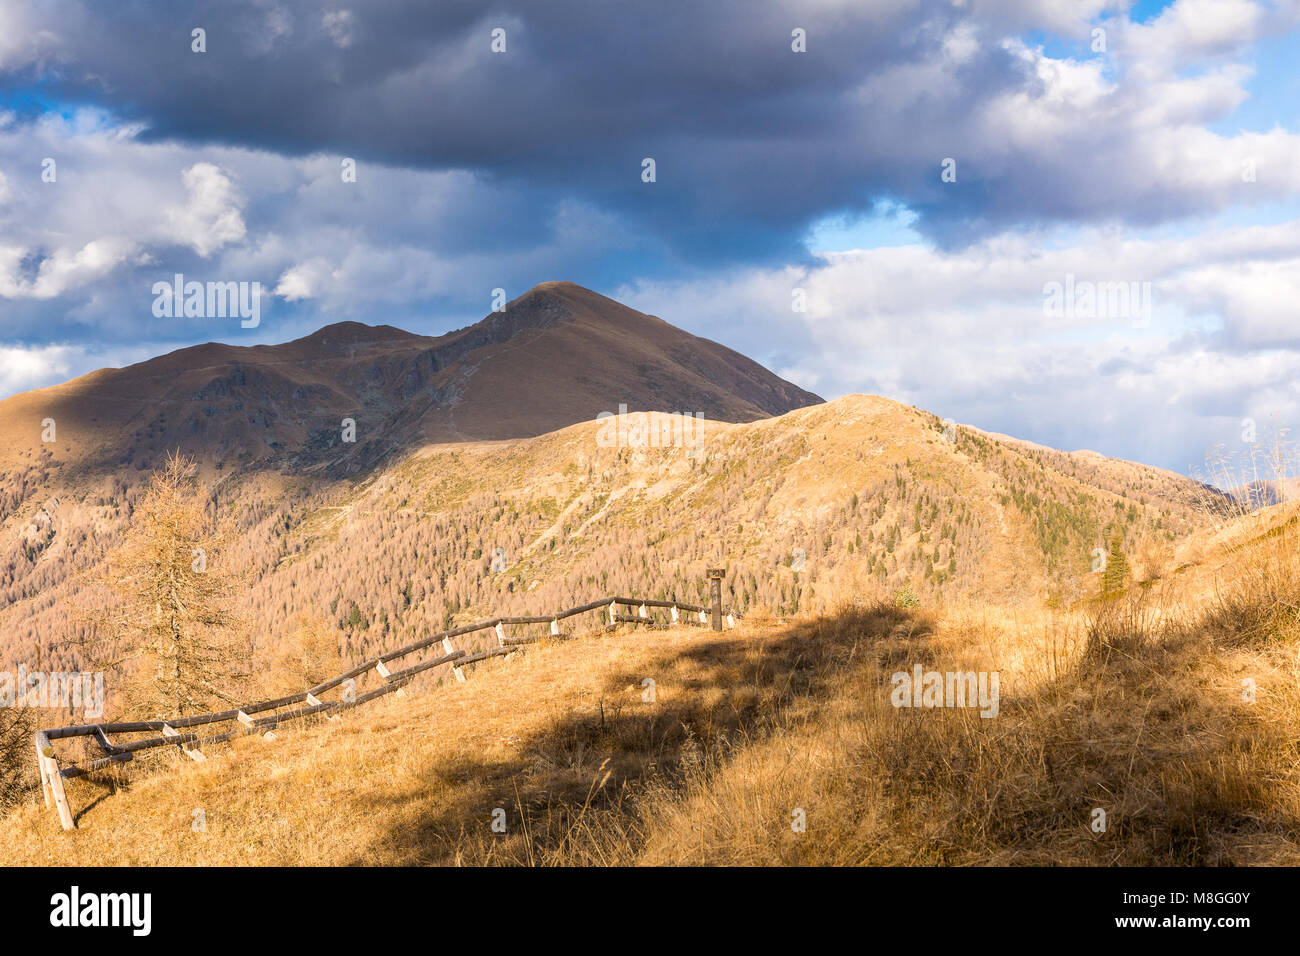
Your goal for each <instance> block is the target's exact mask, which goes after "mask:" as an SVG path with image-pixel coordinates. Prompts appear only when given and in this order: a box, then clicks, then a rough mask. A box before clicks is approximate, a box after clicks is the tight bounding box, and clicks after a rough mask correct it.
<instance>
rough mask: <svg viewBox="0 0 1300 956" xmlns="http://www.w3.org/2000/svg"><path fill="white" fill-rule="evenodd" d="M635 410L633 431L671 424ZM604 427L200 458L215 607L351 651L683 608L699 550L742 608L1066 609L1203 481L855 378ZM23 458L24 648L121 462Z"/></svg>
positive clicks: (1161, 556)
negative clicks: (639, 437)
mask: <svg viewBox="0 0 1300 956" xmlns="http://www.w3.org/2000/svg"><path fill="white" fill-rule="evenodd" d="M637 417H640V418H644V419H646V420H647V422H649V423H650V424H652V425H653V426H654V427H653V428H651V429H650V430H651V431H652V432H653V433H656V434H662V433H663V431H662V429H661V428H660V427H659V426H660V425H662V424H664V423H667V422H671V421H672V418H671V416H667V415H663V414H660V413H650V414H647V415H644V416H633V419H634V421H635V419H636V418H637ZM605 427H606V426H605V424H602V423H598V422H594V421H587V422H581V423H578V424H575V425H570V426H567V427H565V428H562V429H559V430H556V431H553V432H548V433H546V434H543V435H540V436H535V437H529V438H520V439H512V440H506V441H484V442H460V443H429V444H426V445H424V446H422V447H421V448H419V449H416V450H413V451H411V452H410V453H408V454H406V455H403V456H401V457H394V458H392V459H391V460H386V461H384V462H382V463H381V464H380V465H378V466H376V467H375V468H374V469H372V470H371V471H369V472H368V473H367V474H366V475H365V476H363V477H357V478H349V477H345V476H332V475H330V474H328V473H326V472H316V473H311V474H294V473H279V472H274V471H265V470H263V471H258V470H235V469H231V470H227V471H225V472H223V473H222V474H221V475H220V477H219V478H217V480H216V486H215V490H214V502H215V508H216V510H217V511H218V512H219V513H220V514H221V515H222V516H224V517H226V518H228V519H230V520H231V521H233V522H234V524H235V527H234V529H233V530H234V531H235V538H234V545H233V547H231V548H230V549H229V551H228V552H227V553H226V554H225V555H224V556H223V557H222V560H223V561H225V562H228V563H229V564H230V565H231V566H232V567H233V568H234V569H236V570H237V571H239V572H240V573H242V574H246V575H247V579H248V586H247V588H244V589H241V593H239V594H238V595H236V596H232V601H233V602H235V603H236V604H237V606H238V609H239V610H240V611H241V612H242V613H243V614H245V615H246V616H247V618H248V619H249V620H251V621H255V622H256V623H257V629H256V636H255V642H256V644H257V645H258V653H271V652H272V651H273V649H274V647H275V646H276V644H277V643H278V642H280V641H281V640H282V639H283V638H284V637H285V635H287V634H289V633H290V632H291V631H292V630H293V629H294V628H295V627H296V626H297V622H299V621H300V620H302V619H303V618H304V617H306V618H310V619H314V620H316V621H318V622H320V623H321V624H322V625H323V626H324V627H325V628H327V629H328V631H329V632H330V633H333V634H334V635H335V637H336V639H337V641H338V644H339V646H340V649H341V650H342V652H343V653H344V655H345V656H347V657H348V658H354V657H359V656H360V655H362V654H364V653H366V652H367V651H369V650H373V649H377V648H380V647H386V646H388V645H390V644H400V643H404V642H406V641H408V640H411V639H413V638H415V637H418V636H422V635H425V634H428V633H429V632H431V631H433V630H437V629H440V628H442V627H444V626H450V625H451V624H452V623H461V622H463V621H466V620H472V619H477V618H481V617H486V616H490V615H492V614H495V613H507V614H516V613H531V612H536V611H537V610H538V609H542V610H545V609H549V608H555V607H568V606H572V605H574V604H578V603H582V602H584V601H587V600H591V599H592V598H593V597H594V596H599V595H603V594H609V593H621V592H635V593H636V594H638V595H645V596H648V597H656V598H658V597H663V598H668V597H672V596H674V595H676V596H677V597H678V598H680V599H681V600H684V601H696V600H699V599H700V598H701V597H702V594H703V589H704V584H703V572H704V569H705V568H706V567H709V566H713V565H715V564H718V563H722V564H724V565H725V566H726V567H727V569H728V577H727V584H726V588H727V593H726V602H727V603H728V604H729V605H733V606H735V607H736V608H738V609H741V610H744V611H754V610H757V609H760V608H766V609H768V610H769V611H771V612H772V613H775V614H777V615H789V614H794V613H797V612H801V611H807V610H817V609H823V608H828V607H831V606H833V605H834V604H835V603H837V602H838V601H840V600H843V599H844V598H846V597H854V596H861V595H863V594H869V593H878V592H881V591H884V592H885V593H892V592H894V591H897V590H900V589H908V590H910V592H911V593H913V594H914V595H916V596H917V598H918V599H919V600H921V601H924V602H926V603H927V604H945V603H962V602H971V601H978V602H980V603H981V604H983V605H985V606H988V607H997V606H1001V607H1015V608H1021V609H1026V610H1035V609H1039V610H1041V609H1044V608H1052V607H1067V606H1073V605H1077V604H1078V603H1079V602H1080V601H1083V600H1085V599H1087V598H1089V597H1091V596H1095V594H1096V591H1097V586H1098V577H1097V575H1096V574H1095V573H1094V572H1093V568H1092V562H1093V560H1094V557H1095V554H1094V552H1095V550H1096V549H1097V548H1099V547H1103V546H1104V545H1108V543H1109V542H1110V541H1111V540H1112V539H1113V538H1114V537H1116V536H1118V537H1119V538H1120V540H1121V542H1122V546H1123V549H1124V550H1125V552H1126V554H1128V556H1129V561H1130V564H1131V566H1132V567H1133V568H1134V571H1135V575H1136V576H1137V579H1138V580H1143V581H1150V580H1153V579H1155V578H1158V577H1159V576H1160V575H1161V574H1163V573H1165V569H1166V568H1168V567H1169V566H1170V562H1171V560H1173V558H1174V554H1175V551H1176V549H1177V547H1178V545H1179V543H1180V542H1181V541H1182V540H1184V539H1185V537H1186V536H1187V535H1188V534H1189V533H1190V532H1192V531H1194V530H1195V529H1197V528H1199V527H1201V526H1203V525H1204V524H1205V523H1206V521H1207V517H1208V512H1207V508H1206V502H1207V500H1209V499H1214V495H1215V493H1213V492H1212V491H1210V490H1209V489H1206V488H1205V487H1204V486H1202V485H1200V484H1198V483H1197V482H1195V481H1192V480H1191V479H1188V478H1185V477H1182V476H1179V475H1175V474H1173V473H1170V472H1162V471H1160V470H1159V469H1153V468H1147V467H1146V466H1142V465H1135V464H1133V463H1128V462H1116V461H1112V460H1103V461H1097V460H1095V459H1094V458H1093V457H1092V456H1089V455H1087V454H1083V455H1080V454H1078V453H1065V452H1057V451H1054V450H1052V449H1045V448H1042V447H1041V446H1035V445H1031V444H1029V443H1025V442H1018V441H1014V440H999V439H997V438H994V437H992V436H990V435H988V434H985V433H983V432H981V431H979V430H978V429H975V428H970V427H965V426H957V427H955V428H954V427H949V426H946V425H945V423H944V422H942V421H940V420H939V419H938V418H936V417H935V416H934V415H931V414H930V413H928V412H925V411H922V410H919V409H916V408H912V407H910V406H907V405H903V404H900V403H898V402H893V401H890V400H888V399H885V398H880V397H876V396H859V395H854V396H847V397H844V398H840V399H837V400H835V401H832V402H828V403H822V404H818V405H813V406H809V407H807V408H800V409H795V410H793V411H790V412H787V413H785V414H784V415H780V416H775V417H769V418H764V419H761V420H758V421H753V422H742V423H728V422H718V421H710V420H706V421H704V422H703V424H702V425H701V426H700V431H699V432H698V433H697V434H695V435H692V436H691V437H692V438H693V439H694V438H698V441H692V442H691V443H677V444H666V445H660V446H655V445H653V444H649V443H644V442H642V443H637V442H634V441H631V440H628V441H623V442H616V443H611V442H608V441H603V440H602V429H603V428H605ZM37 477H38V476H33V479H32V480H33V484H31V485H30V486H28V487H27V491H26V498H25V501H24V504H23V505H22V506H21V508H20V513H19V514H18V515H16V516H15V517H13V518H12V519H11V520H10V521H8V522H6V523H5V524H4V525H3V526H0V635H3V640H0V651H2V650H4V649H5V647H6V645H7V646H8V647H9V648H10V649H14V648H26V649H27V650H26V651H25V653H26V654H27V655H28V657H29V658H31V657H35V656H37V653H38V650H37V649H40V651H39V652H40V653H43V654H46V655H49V654H51V653H54V645H55V644H56V643H58V642H59V641H61V640H63V639H65V638H66V637H67V636H68V633H69V632H70V631H75V628H76V625H75V624H73V623H70V622H69V614H68V609H69V608H70V607H73V606H75V605H76V604H77V600H78V599H77V589H78V584H77V581H76V578H75V575H76V573H77V572H78V571H80V570H82V569H84V568H86V567H88V566H90V565H92V564H93V563H95V562H96V561H98V560H99V559H100V558H102V556H103V555H104V554H106V553H108V551H109V550H110V549H111V548H112V547H114V546H115V543H116V541H117V540H119V538H120V534H121V531H122V529H123V528H124V526H125V524H126V522H127V521H128V520H129V514H130V510H131V507H132V504H133V502H134V500H135V498H136V496H137V494H138V485H136V484H128V482H127V481H126V480H125V479H124V478H123V477H122V476H118V475H114V476H112V477H109V478H97V479H92V478H89V477H88V478H86V480H83V481H79V482H65V481H63V479H62V478H61V477H60V476H59V475H58V474H57V473H55V474H50V475H48V476H46V478H45V479H44V480H43V481H39V480H37ZM497 559H499V560H497ZM47 659H48V657H47ZM55 659H56V660H58V659H59V658H57V657H56V658H55Z"/></svg>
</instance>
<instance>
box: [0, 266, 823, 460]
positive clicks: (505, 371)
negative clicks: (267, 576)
mask: <svg viewBox="0 0 1300 956" xmlns="http://www.w3.org/2000/svg"><path fill="white" fill-rule="evenodd" d="M820 401H821V399H820V398H818V397H817V396H816V395H814V394H812V393H811V392H807V391H804V390H803V389H801V388H798V387H797V386H795V385H792V384H791V383H789V382H787V381H785V380H783V379H781V378H779V377H777V376H776V375H773V374H772V373H771V372H769V371H767V370H766V369H764V368H763V367H762V366H761V365H759V364H757V363H756V362H753V361H751V360H750V359H748V358H746V357H745V356H743V355H740V354H739V353H737V352H734V351H732V350H731V349H728V348H726V347H724V346H722V345H719V344H717V343H716V342H711V341H709V340H707V339H702V338H699V337H697V336H694V335H691V334H689V333H687V332H684V331H682V330H681V329H678V328H675V327H674V326H672V325H669V324H668V323H667V322H665V321H663V320H662V319H659V318H656V317H655V316H650V315H645V314H643V313H641V312H637V311H636V310H635V309H630V308H628V307H627V306H624V305H621V304H620V303H618V302H615V301H614V300H613V299H609V298H606V297H605V296H602V295H599V294H597V293H595V292H592V291H591V290H589V289H584V288H582V287H581V286H577V285H574V284H573V283H571V282H547V283H543V284H542V285H539V286H537V287H535V288H533V289H531V290H529V291H528V292H527V293H525V294H524V295H522V296H520V297H519V298H517V299H515V300H514V301H513V302H510V303H509V304H508V305H507V306H506V308H505V311H503V312H496V313H493V314H491V315H489V316H488V317H486V318H485V319H483V320H482V321H480V322H478V323H476V324H474V325H471V326H469V327H468V328H464V329H459V330H457V331H454V332H448V333H447V334H445V335H440V336H436V337H430V336H421V335H414V334H412V333H410V332H404V331H402V330H401V329H397V328H393V327H392V326H387V325H380V326H367V325H362V324H360V323H357V322H342V323H339V324H336V325H330V326H327V327H326V328H323V329H321V330H320V331H318V332H315V333H313V334H312V335H309V336H306V337H305V338H301V339H298V340H296V341H292V342H287V343H285V344H283V345H270V346H266V345H261V346H254V347H240V346H231V345H220V344H216V343H208V344H206V345H199V346H195V347H193V348H186V349H181V350H179V351H176V352H172V353H170V354H168V355H164V356H161V357H159V358H155V359H151V360H149V361H146V362H141V363H139V364H137V365H132V366H129V367H127V368H122V369H102V370H100V371H98V372H93V373H91V374H89V375H85V376H82V377H81V378H78V379H74V380H73V381H71V382H68V383H66V384H64V385H58V386H55V387H52V388H46V389H41V390H39V391H34V392H28V393H26V394H23V395H18V396H14V397H12V398H9V399H7V400H5V401H3V402H0V468H3V467H5V466H7V467H8V470H9V471H10V472H11V473H13V472H15V471H20V470H25V469H27V468H30V467H32V466H37V467H40V466H41V465H42V462H43V461H44V460H45V459H48V461H44V464H45V466H47V467H48V468H56V469H57V468H71V469H72V470H78V469H81V470H88V471H91V472H96V473H100V474H112V473H115V472H121V471H130V470H145V469H148V468H150V467H151V466H153V465H155V464H156V463H157V461H158V459H159V457H160V456H161V455H162V454H164V453H165V452H167V451H169V450H172V449H174V448H180V449H181V450H183V451H185V452H187V453H190V454H192V455H194V456H196V457H197V458H199V459H200V461H201V462H202V463H203V464H204V465H205V467H208V468H214V469H219V468H223V467H225V466H226V465H227V464H229V465H232V466H236V467H241V468H248V467H250V466H256V467H274V468H287V469H290V470H295V471H303V470H311V469H314V468H319V467H323V468H325V469H327V470H330V471H331V472H333V473H337V474H356V473H358V472H360V471H363V470H365V469H367V468H370V467H373V466H374V465H375V463H377V462H379V461H381V460H383V459H385V458H387V457H388V456H390V455H392V454H393V453H394V452H400V451H402V450H404V449H408V448H412V447H416V446H419V445H423V444H427V443H430V442H448V441H470V440H499V439H512V438H524V437H528V436H533V435H540V434H544V433H546V432H549V431H554V430H555V429H557V428H563V427H564V426H566V425H571V424H574V423H575V422H580V421H590V420H592V419H594V418H596V416H597V415H599V414H600V413H601V412H611V413H616V412H618V410H619V406H620V404H622V405H626V406H627V408H628V410H629V411H639V410H658V411H666V412H682V413H687V414H703V415H704V417H706V418H709V419H714V420H719V421H730V422H744V421H753V420H755V419H759V418H765V417H768V416H771V415H779V414H781V413H783V412H787V411H790V410H791V409H794V408H801V407H804V406H807V405H812V404H816V403H818V402H820ZM47 419H53V421H54V423H55V428H56V432H55V437H56V439H57V440H56V441H55V442H53V443H45V442H43V441H42V437H43V432H44V428H45V426H44V425H43V424H42V423H43V422H45V421H46V420H47ZM344 419H352V420H353V421H354V422H355V427H356V433H355V442H354V443H353V442H345V441H343V424H342V423H343V420H344Z"/></svg>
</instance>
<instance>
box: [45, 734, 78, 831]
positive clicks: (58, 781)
mask: <svg viewBox="0 0 1300 956" xmlns="http://www.w3.org/2000/svg"><path fill="white" fill-rule="evenodd" d="M36 759H37V761H38V762H39V764H40V766H41V769H42V773H43V775H44V777H45V779H46V780H47V781H48V782H49V786H50V794H49V796H50V799H52V800H53V801H54V806H55V807H56V808H58V811H59V823H61V824H62V825H63V829H65V830H75V829H76V826H77V824H76V823H75V822H74V821H73V819H72V808H71V807H70V806H68V797H67V794H65V793H64V792H63V777H62V776H61V775H60V774H59V761H58V758H56V757H55V756H54V748H53V747H52V746H50V739H49V738H48V737H46V736H45V732H44V731H38V732H37V734H36Z"/></svg>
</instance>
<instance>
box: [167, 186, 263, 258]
mask: <svg viewBox="0 0 1300 956" xmlns="http://www.w3.org/2000/svg"><path fill="white" fill-rule="evenodd" d="M181 181H182V182H183V183H184V184H185V192H186V202H185V205H183V206H178V207H172V208H170V209H168V210H167V223H168V226H169V228H170V229H171V234H172V236H173V237H174V238H175V239H176V241H177V242H179V243H182V244H183V245H187V246H189V247H190V248H192V249H193V250H194V251H195V252H197V253H198V254H199V255H201V256H208V255H211V254H212V253H213V252H215V251H216V250H217V249H220V248H221V247H222V246H224V245H226V244H228V243H232V242H238V241H239V240H241V239H243V238H244V233H245V232H246V231H247V230H246V228H245V226H244V217H243V215H242V210H241V209H240V199H239V195H238V193H237V192H236V190H235V184H234V183H232V182H231V181H230V177H229V176H228V175H227V174H226V173H225V171H223V170H222V169H220V168H219V167H217V166H214V165H213V164H212V163H195V164H194V165H193V166H191V167H190V168H189V169H187V170H185V171H184V172H183V173H182V174H181Z"/></svg>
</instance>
